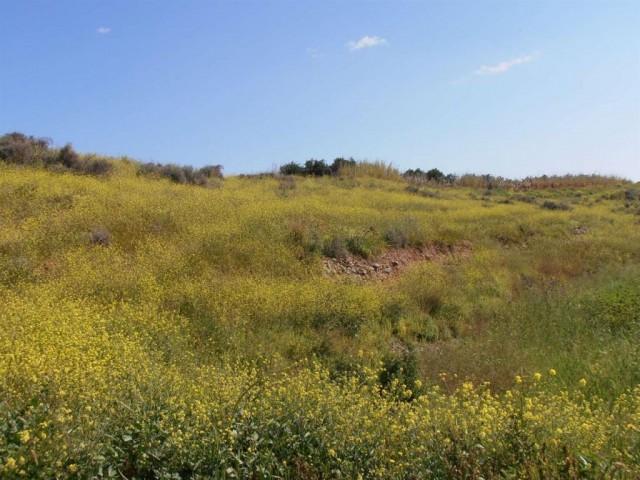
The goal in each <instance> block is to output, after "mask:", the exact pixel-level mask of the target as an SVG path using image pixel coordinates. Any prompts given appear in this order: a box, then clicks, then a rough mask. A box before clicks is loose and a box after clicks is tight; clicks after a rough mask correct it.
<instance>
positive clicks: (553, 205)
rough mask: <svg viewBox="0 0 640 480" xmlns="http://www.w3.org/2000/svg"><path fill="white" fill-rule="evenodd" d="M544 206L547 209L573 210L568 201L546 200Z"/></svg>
mask: <svg viewBox="0 0 640 480" xmlns="http://www.w3.org/2000/svg"><path fill="white" fill-rule="evenodd" d="M542 208H546V209H547V210H571V207H570V206H569V205H567V204H566V203H560V202H553V201H551V200H545V202H544V203H543V204H542Z"/></svg>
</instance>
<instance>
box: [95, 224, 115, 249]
mask: <svg viewBox="0 0 640 480" xmlns="http://www.w3.org/2000/svg"><path fill="white" fill-rule="evenodd" d="M111 240H112V238H111V233H109V231H108V230H107V229H106V228H104V227H98V228H96V229H94V230H92V231H91V243H92V244H93V245H100V246H101V247H105V248H106V247H108V246H109V245H111Z"/></svg>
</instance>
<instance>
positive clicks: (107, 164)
mask: <svg viewBox="0 0 640 480" xmlns="http://www.w3.org/2000/svg"><path fill="white" fill-rule="evenodd" d="M51 145H52V141H51V139H49V138H46V137H34V136H27V135H24V134H22V133H18V132H12V133H7V134H5V135H3V136H1V137H0V161H2V162H5V163H10V164H15V165H28V166H33V167H41V168H47V169H50V170H54V171H72V172H77V173H82V174H87V175H106V174H108V173H110V172H111V171H113V170H114V168H115V166H116V164H117V162H118V159H114V158H110V157H104V156H100V155H95V154H80V153H77V152H76V151H75V150H74V149H73V146H72V145H71V144H70V143H67V144H66V145H65V146H63V147H61V148H53V147H52V146H51ZM121 160H123V161H127V162H128V163H129V164H132V165H133V166H134V171H135V174H136V175H139V176H145V177H150V178H165V179H168V180H170V181H172V182H174V183H180V184H189V185H200V186H219V185H220V183H219V182H218V180H219V179H222V178H223V176H222V165H206V166H204V167H201V168H194V167H192V166H189V165H187V166H182V165H176V164H173V163H169V164H160V163H143V162H138V161H135V160H131V159H128V158H123V159H121ZM279 174H280V175H299V176H312V177H322V176H339V177H348V178H359V177H362V178H380V179H386V180H397V181H407V182H409V183H410V184H411V185H412V187H411V188H413V189H416V188H419V187H420V186H421V185H444V186H461V187H471V188H481V189H486V190H492V189H516V190H528V189H538V188H561V187H574V188H577V187H584V186H587V185H616V184H621V183H630V181H629V180H625V179H622V178H619V177H614V176H603V175H562V176H560V175H551V176H548V175H542V176H539V177H526V178H524V179H521V180H514V179H509V178H505V177H501V176H494V175H477V174H464V175H456V174H453V173H449V174H445V173H443V172H442V171H440V170H439V169H437V168H432V169H430V170H426V171H423V170H421V169H420V168H417V169H409V170H406V171H405V172H404V173H400V171H399V170H398V169H397V168H395V167H394V166H393V165H392V164H387V163H385V162H380V161H377V162H368V161H356V160H354V159H353V158H352V157H349V158H345V157H338V158H336V159H334V160H333V162H331V163H328V162H326V161H325V160H316V159H313V158H312V159H310V160H307V161H306V162H305V163H304V164H303V165H301V164H298V163H295V162H289V163H286V164H284V165H282V166H281V167H280V169H279ZM273 175H275V174H274V173H269V174H260V175H259V176H260V177H262V176H273ZM242 176H246V177H252V176H255V175H241V177H242Z"/></svg>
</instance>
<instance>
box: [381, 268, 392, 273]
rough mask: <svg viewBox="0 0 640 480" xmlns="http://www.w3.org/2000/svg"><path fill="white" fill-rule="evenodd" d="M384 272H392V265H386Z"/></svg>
mask: <svg viewBox="0 0 640 480" xmlns="http://www.w3.org/2000/svg"><path fill="white" fill-rule="evenodd" d="M383 272H384V273H391V267H385V269H384V270H383Z"/></svg>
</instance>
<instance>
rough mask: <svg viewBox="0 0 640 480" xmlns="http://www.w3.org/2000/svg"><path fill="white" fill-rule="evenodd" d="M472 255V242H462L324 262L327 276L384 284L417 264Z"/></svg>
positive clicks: (324, 259) (398, 249)
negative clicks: (386, 280) (383, 281)
mask: <svg viewBox="0 0 640 480" xmlns="http://www.w3.org/2000/svg"><path fill="white" fill-rule="evenodd" d="M471 252H472V244H471V242H461V243H459V244H456V245H435V244H433V245H427V246H424V247H405V248H389V249H387V250H385V251H384V252H383V253H381V254H380V255H377V256H376V257H372V258H361V257H358V256H355V255H351V254H347V255H346V256H345V257H343V258H331V257H324V258H323V260H322V262H323V265H324V272H325V274H326V275H328V276H341V277H350V278H359V279H362V280H384V279H388V278H391V277H393V276H396V275H398V274H399V273H400V272H401V271H402V270H404V269H405V268H407V267H409V266H411V265H413V264H415V263H418V262H424V261H431V262H436V261H446V260H448V259H454V258H459V257H468V256H469V255H471Z"/></svg>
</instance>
